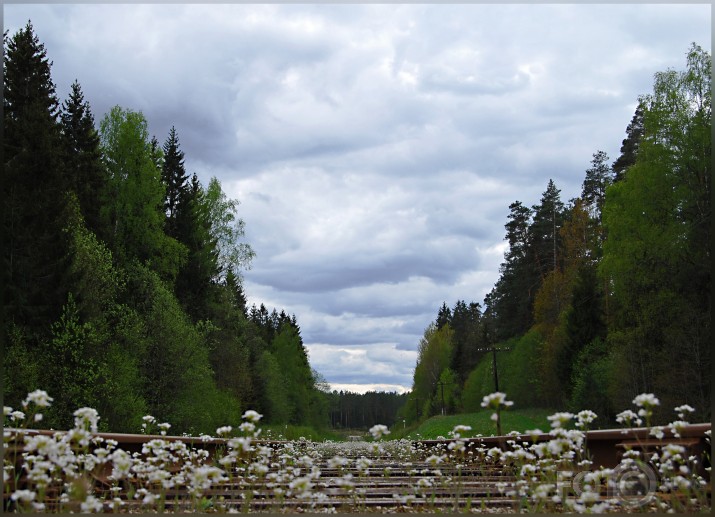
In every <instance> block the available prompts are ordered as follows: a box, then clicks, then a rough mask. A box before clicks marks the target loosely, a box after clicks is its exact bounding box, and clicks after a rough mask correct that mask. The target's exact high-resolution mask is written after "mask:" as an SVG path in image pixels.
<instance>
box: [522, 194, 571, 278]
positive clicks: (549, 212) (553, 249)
mask: <svg viewBox="0 0 715 517" xmlns="http://www.w3.org/2000/svg"><path fill="white" fill-rule="evenodd" d="M532 209H533V211H534V219H533V222H532V223H531V225H530V226H529V251H530V257H529V258H530V260H531V261H532V266H533V267H535V268H536V269H537V270H538V271H539V273H540V274H541V277H542V279H543V278H544V277H545V276H546V274H547V273H549V272H550V271H553V270H555V269H556V268H557V267H558V251H559V246H560V238H559V229H560V228H561V225H562V224H563V219H564V204H563V202H562V201H561V191H560V190H559V189H557V188H556V184H555V183H554V181H553V180H549V183H548V185H547V186H546V191H545V192H544V193H543V194H542V196H541V202H540V203H539V204H538V205H534V206H533V207H532Z"/></svg>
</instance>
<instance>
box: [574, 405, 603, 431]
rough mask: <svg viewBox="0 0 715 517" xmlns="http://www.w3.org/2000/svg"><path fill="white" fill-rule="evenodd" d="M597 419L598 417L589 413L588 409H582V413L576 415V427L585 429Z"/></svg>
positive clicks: (591, 412)
mask: <svg viewBox="0 0 715 517" xmlns="http://www.w3.org/2000/svg"><path fill="white" fill-rule="evenodd" d="M596 418H598V415H596V413H594V412H593V411H591V410H590V409H584V410H583V411H579V412H578V413H576V420H577V422H576V427H587V426H588V424H590V423H591V422H593V421H594V420H596Z"/></svg>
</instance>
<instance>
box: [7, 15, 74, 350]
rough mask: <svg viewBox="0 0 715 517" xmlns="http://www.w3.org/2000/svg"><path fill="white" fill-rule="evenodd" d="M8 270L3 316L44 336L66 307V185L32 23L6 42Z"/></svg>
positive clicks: (49, 87)
mask: <svg viewBox="0 0 715 517" xmlns="http://www.w3.org/2000/svg"><path fill="white" fill-rule="evenodd" d="M3 42H4V46H5V56H4V57H5V59H4V66H5V70H4V72H5V73H4V95H3V109H4V114H3V123H4V136H3V151H4V161H3V177H2V184H3V187H2V188H3V224H4V233H5V243H4V245H3V262H4V264H3V270H4V279H3V280H4V282H3V283H4V285H5V287H6V292H5V308H6V316H7V317H8V319H9V320H10V321H11V322H14V323H15V324H17V325H20V326H23V327H25V329H26V331H28V332H29V333H30V334H33V335H36V336H37V335H41V336H46V335H47V333H48V330H49V323H50V322H52V321H55V320H56V319H57V318H58V317H59V313H60V309H61V307H62V304H63V302H64V301H65V299H66V289H65V287H64V286H63V278H62V275H63V271H64V270H65V269H66V263H65V262H66V258H65V257H66V251H67V242H66V239H65V236H64V234H63V232H62V229H63V226H64V218H65V193H66V191H67V188H68V184H67V180H66V177H65V175H64V174H63V171H62V164H61V159H60V131H59V124H58V122H57V116H58V105H59V103H58V101H57V97H56V95H55V85H54V84H53V82H52V78H51V73H50V69H51V66H52V64H51V62H50V61H49V60H48V58H47V53H46V51H45V47H44V45H43V44H41V43H40V42H39V40H38V38H37V36H36V35H35V33H34V29H33V27H32V24H31V23H30V22H28V23H27V25H26V26H25V27H24V28H23V29H20V30H19V31H18V32H17V33H16V34H15V35H14V36H12V37H11V38H8V37H7V34H5V35H4V41H3Z"/></svg>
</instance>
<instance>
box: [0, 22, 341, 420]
mask: <svg viewBox="0 0 715 517" xmlns="http://www.w3.org/2000/svg"><path fill="white" fill-rule="evenodd" d="M4 50H5V61H4V67H5V68H4V69H5V74H4V88H5V91H4V99H3V108H4V120H3V124H4V139H3V151H4V162H3V178H2V180H3V181H2V188H3V234H4V235H3V237H4V243H3V244H4V245H3V275H4V276H3V285H4V287H5V291H4V299H3V309H4V316H5V321H4V324H3V340H4V343H5V359H4V393H3V394H4V400H5V402H6V403H7V404H11V405H16V406H17V405H19V403H20V401H21V400H22V397H24V395H25V394H26V393H27V392H30V391H33V390H36V389H37V388H38V387H40V386H43V387H46V388H47V389H48V390H50V391H51V393H52V394H53V395H54V397H55V400H56V402H55V404H54V405H53V407H52V408H51V409H50V410H49V411H48V412H47V414H46V415H45V419H44V420H43V421H42V423H41V424H40V425H42V426H43V427H55V428H66V427H68V426H70V425H71V424H72V421H71V419H72V412H73V411H74V410H75V409H76V408H78V407H83V406H90V407H94V408H97V409H98V410H99V411H101V413H102V415H103V420H102V424H101V425H102V427H103V429H105V430H112V431H129V432H136V431H138V430H139V429H140V426H141V418H142V416H143V415H146V414H147V413H151V414H152V415H155V416H156V417H157V418H159V419H162V420H164V421H171V422H172V423H173V425H174V430H175V431H176V432H177V433H180V432H213V430H215V429H216V427H217V426H218V425H220V424H223V423H225V422H239V421H240V415H241V411H242V410H243V409H245V408H252V409H256V410H258V411H261V412H262V413H264V414H265V415H266V420H267V422H268V423H301V424H307V425H313V426H322V425H327V423H328V410H327V403H328V402H327V399H326V395H325V393H324V392H323V391H321V390H319V389H318V386H317V383H318V381H319V379H318V377H317V375H316V374H315V372H313V371H312V370H311V368H310V365H309V363H308V357H307V354H306V350H305V348H304V347H303V342H302V339H301V337H300V329H299V327H298V325H297V322H296V318H295V316H293V317H292V318H289V317H288V316H287V315H285V313H283V312H281V314H280V315H278V314H277V313H276V311H275V310H274V311H273V314H269V313H268V310H267V309H266V308H265V307H263V306H261V308H260V309H256V308H255V307H253V308H251V309H250V310H249V309H248V308H247V307H246V298H245V293H244V292H243V289H242V285H241V272H242V271H243V270H244V269H245V268H247V267H249V265H250V262H251V259H252V258H253V251H252V250H251V247H250V245H249V244H247V243H246V242H244V240H243V237H244V223H243V221H242V220H241V219H240V218H239V217H238V201H236V200H232V199H229V198H228V197H227V196H226V194H225V193H224V192H223V190H222V188H221V184H220V182H219V181H218V180H217V179H216V178H212V179H211V180H210V181H209V183H208V185H203V184H201V182H200V181H199V179H198V178H197V176H196V175H192V176H190V175H189V174H188V172H187V171H186V169H185V166H184V153H183V151H182V150H181V144H180V139H179V132H178V131H177V129H176V128H174V127H172V128H171V130H170V132H169V135H168V137H167V139H166V141H165V143H164V144H163V146H162V145H160V144H159V142H158V141H157V140H156V138H153V137H150V135H149V132H148V124H147V120H146V119H145V117H144V115H143V114H142V113H140V112H137V111H133V110H131V109H125V108H122V107H119V106H116V107H114V108H112V109H111V110H110V112H109V113H107V114H106V115H105V116H104V117H103V118H102V119H101V120H100V122H99V125H98V127H97V126H96V125H95V122H94V118H93V115H92V111H91V108H90V106H89V104H88V103H87V102H86V101H85V100H84V96H83V93H82V89H81V87H80V85H79V83H78V82H75V83H74V84H73V85H72V89H71V93H70V95H69V98H68V99H67V100H66V101H65V102H63V103H62V104H61V105H60V102H59V100H58V99H57V97H56V94H55V85H54V84H53V82H52V78H51V70H50V69H51V63H50V61H49V60H48V57H47V53H46V51H45V48H44V46H43V45H42V44H41V43H40V42H39V39H38V38H37V36H36V35H35V33H34V31H33V27H32V25H31V24H30V23H29V22H28V24H27V25H26V26H25V27H24V28H23V29H21V30H20V31H18V32H17V33H16V34H14V35H13V36H8V34H5V36H4Z"/></svg>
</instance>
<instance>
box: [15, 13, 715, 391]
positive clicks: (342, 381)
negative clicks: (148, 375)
mask: <svg viewBox="0 0 715 517" xmlns="http://www.w3.org/2000/svg"><path fill="white" fill-rule="evenodd" d="M28 19H30V20H32V23H33V25H34V28H35V31H36V33H37V35H38V37H39V39H40V41H41V42H43V43H44V44H45V46H46V50H47V53H48V55H49V58H50V60H51V61H53V63H54V64H53V68H52V75H53V79H54V81H55V83H56V85H57V92H58V96H59V97H60V99H61V100H64V99H65V98H66V97H67V94H68V92H69V89H70V85H71V84H72V82H73V81H74V79H77V80H79V82H80V84H81V85H82V89H83V91H84V94H85V98H86V99H87V100H88V101H89V102H90V104H91V107H92V110H93V113H94V115H95V118H96V120H97V122H99V120H100V119H101V118H102V117H103V115H104V114H105V113H106V112H107V111H108V110H109V109H110V108H111V107H112V106H114V105H117V104H118V105H120V106H122V107H125V108H130V109H133V110H138V111H142V112H143V113H144V115H145V116H146V118H147V119H148V121H149V127H150V131H151V133H152V134H154V135H156V136H157V138H158V139H159V141H160V142H164V140H165V139H166V136H167V134H168V131H169V128H170V127H171V126H172V125H174V126H175V127H176V130H177V132H178V136H179V139H180V143H181V147H182V149H183V150H184V152H185V153H186V165H187V170H188V171H189V172H190V173H193V172H195V173H197V174H198V176H199V178H200V179H201V181H202V182H203V183H204V184H208V180H209V179H210V178H211V177H212V176H216V177H217V178H218V179H219V180H220V181H221V183H222V185H223V188H224V190H225V191H226V193H227V194H228V195H229V196H230V197H232V198H234V199H237V200H238V201H240V206H239V214H240V216H241V217H242V218H243V220H244V221H245V223H246V239H247V241H248V242H249V243H250V244H251V246H252V247H253V249H254V250H255V252H256V258H255V260H254V262H253V268H252V269H251V270H250V271H247V272H246V273H245V279H244V284H245V289H246V291H247V294H248V298H249V304H250V303H256V304H260V303H265V304H266V306H267V307H268V308H269V310H270V309H272V308H273V307H276V308H278V310H279V311H280V310H281V309H284V310H285V311H286V312H287V313H289V314H295V315H296V317H297V319H298V323H299V325H300V327H301V330H302V336H303V339H304V341H305V343H306V347H307V349H308V351H309V356H310V362H311V365H312V366H313V367H314V368H315V369H316V370H318V371H319V372H320V373H321V374H322V375H323V376H324V377H325V378H326V379H327V380H328V381H329V382H330V383H331V384H332V385H333V387H335V388H338V389H351V390H354V391H365V390H367V389H387V390H402V389H405V388H409V387H410V386H411V383H412V373H413V370H414V366H415V361H416V358H417V353H416V350H417V346H418V343H419V340H420V338H421V336H422V334H423V332H424V329H425V328H426V327H427V326H428V325H429V323H430V322H431V321H434V319H435V318H436V315H437V310H438V308H439V307H440V305H441V304H442V302H447V304H448V305H449V306H454V303H455V302H456V301H457V300H465V301H466V302H467V303H469V302H470V301H476V302H480V303H482V302H483V299H484V296H485V294H486V293H487V292H489V291H490V290H491V288H492V286H493V285H494V283H495V282H496V280H497V278H498V270H499V264H500V263H501V261H502V260H503V254H504V251H505V242H504V235H505V230H504V224H505V222H506V216H507V213H508V206H509V204H510V203H512V202H513V201H515V200H520V201H522V202H523V203H524V204H526V205H533V204H536V203H538V202H539V199H540V196H541V193H542V192H543V191H544V190H545V188H546V185H547V183H548V181H549V179H553V180H554V181H555V182H556V185H557V187H558V188H560V189H561V196H562V199H563V200H564V201H567V200H569V199H571V198H573V197H576V196H578V195H579V194H580V190H581V183H582V181H583V177H584V172H585V170H586V169H587V168H588V167H589V164H590V161H591V158H592V155H593V153H594V152H596V151H597V150H603V151H606V152H607V153H608V154H609V156H610V158H611V161H613V160H615V159H616V158H617V157H618V154H619V153H618V151H619V149H620V145H621V141H622V139H623V138H624V137H625V129H626V126H627V125H628V123H629V122H630V120H631V117H632V116H633V112H634V110H635V107H636V103H637V99H638V96H639V95H641V94H646V93H648V92H650V91H651V88H652V78H653V74H654V73H655V72H657V71H662V70H666V69H667V68H675V69H683V68H684V67H685V55H686V52H687V50H688V48H689V46H690V44H691V42H697V43H698V44H700V45H701V46H702V47H703V48H706V49H707V50H710V45H711V7H710V5H709V4H700V5H678V4H676V5H467V4H462V5H449V6H447V5H421V4H418V5H361V4H355V5H321V4H316V5H281V4H271V5H27V4H25V5H8V4H5V5H4V26H5V29H7V30H9V31H10V34H13V33H14V32H15V31H16V30H17V29H18V28H19V27H21V26H23V25H24V24H25V23H26V22H27V20H28Z"/></svg>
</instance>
